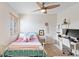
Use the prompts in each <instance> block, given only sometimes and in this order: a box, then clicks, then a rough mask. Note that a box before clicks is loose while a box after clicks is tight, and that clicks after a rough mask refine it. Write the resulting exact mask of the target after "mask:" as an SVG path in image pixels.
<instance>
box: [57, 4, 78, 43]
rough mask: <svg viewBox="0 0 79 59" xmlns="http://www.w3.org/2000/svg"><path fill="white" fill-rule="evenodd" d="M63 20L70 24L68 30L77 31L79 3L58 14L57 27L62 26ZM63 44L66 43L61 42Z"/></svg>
mask: <svg viewBox="0 0 79 59" xmlns="http://www.w3.org/2000/svg"><path fill="white" fill-rule="evenodd" d="M65 18H66V19H67V21H68V22H70V25H69V28H70V29H79V3H78V4H76V5H74V6H72V7H70V8H68V9H66V10H64V11H63V12H60V13H58V15H57V25H58V24H62V23H63V20H64V19H65ZM61 29H62V28H61ZM67 42H68V41H67ZM63 43H66V41H65V40H63Z"/></svg>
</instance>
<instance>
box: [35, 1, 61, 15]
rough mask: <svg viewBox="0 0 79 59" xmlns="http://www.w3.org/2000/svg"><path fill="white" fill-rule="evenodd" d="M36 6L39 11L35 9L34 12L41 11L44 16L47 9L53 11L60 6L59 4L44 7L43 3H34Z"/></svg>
mask: <svg viewBox="0 0 79 59" xmlns="http://www.w3.org/2000/svg"><path fill="white" fill-rule="evenodd" d="M36 4H37V5H38V6H39V7H40V9H37V10H35V11H41V12H42V13H44V14H47V10H48V9H53V8H56V7H59V6H60V4H55V5H48V6H45V2H36Z"/></svg>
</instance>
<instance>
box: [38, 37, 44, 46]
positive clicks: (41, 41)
mask: <svg viewBox="0 0 79 59" xmlns="http://www.w3.org/2000/svg"><path fill="white" fill-rule="evenodd" d="M39 41H40V43H41V44H42V45H43V43H44V42H45V36H39Z"/></svg>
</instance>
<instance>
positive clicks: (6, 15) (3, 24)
mask: <svg viewBox="0 0 79 59" xmlns="http://www.w3.org/2000/svg"><path fill="white" fill-rule="evenodd" d="M10 12H14V10H13V9H11V8H10V7H9V5H8V4H7V3H0V48H4V47H6V46H7V45H8V43H10V42H11V41H13V40H14V39H15V37H16V36H17V34H15V35H13V36H10V28H9V27H10V20H11V16H10ZM0 51H1V50H0Z"/></svg>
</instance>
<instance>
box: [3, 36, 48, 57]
mask: <svg viewBox="0 0 79 59" xmlns="http://www.w3.org/2000/svg"><path fill="white" fill-rule="evenodd" d="M19 40H20V41H19ZM3 56H4V57H45V56H47V53H46V51H45V49H44V47H43V46H42V44H41V43H40V42H39V39H38V38H37V37H36V36H35V37H34V38H32V40H31V41H29V42H27V41H22V40H21V39H18V40H16V41H14V42H12V43H11V44H10V45H9V46H8V47H7V49H6V50H5V52H4V54H3Z"/></svg>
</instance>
